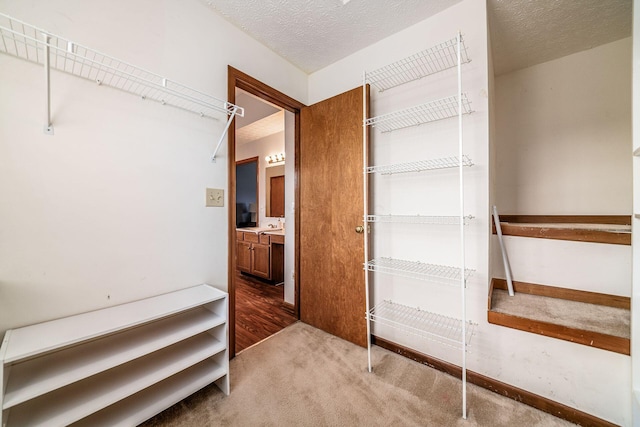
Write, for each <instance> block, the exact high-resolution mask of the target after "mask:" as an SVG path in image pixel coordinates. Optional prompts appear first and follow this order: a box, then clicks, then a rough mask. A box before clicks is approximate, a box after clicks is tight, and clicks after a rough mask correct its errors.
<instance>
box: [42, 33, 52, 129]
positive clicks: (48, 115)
mask: <svg viewBox="0 0 640 427" xmlns="http://www.w3.org/2000/svg"><path fill="white" fill-rule="evenodd" d="M43 39H44V80H45V91H46V98H47V99H46V109H45V111H46V120H45V125H44V133H45V134H46V135H53V126H52V125H51V78H50V72H51V67H50V66H49V40H50V39H51V37H50V36H49V35H48V34H43Z"/></svg>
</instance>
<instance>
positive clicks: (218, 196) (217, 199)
mask: <svg viewBox="0 0 640 427" xmlns="http://www.w3.org/2000/svg"><path fill="white" fill-rule="evenodd" d="M205 205H206V206H207V207H212V206H213V207H222V206H224V190H221V189H219V188H207V200H206V203H205Z"/></svg>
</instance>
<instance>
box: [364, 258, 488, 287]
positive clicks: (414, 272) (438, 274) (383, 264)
mask: <svg viewBox="0 0 640 427" xmlns="http://www.w3.org/2000/svg"><path fill="white" fill-rule="evenodd" d="M365 268H366V269H367V270H369V271H374V272H380V273H387V274H393V275H396V276H401V277H408V278H411V279H418V280H424V281H427V282H432V283H438V284H442V285H449V286H460V278H461V276H460V273H461V271H460V270H461V269H460V268H459V267H452V266H448V265H439V264H427V263H424V262H420V261H407V260H402V259H394V258H386V257H381V258H376V259H372V260H370V261H369V262H367V263H366V264H365ZM474 271H475V270H472V269H468V268H467V269H465V271H464V272H465V276H464V279H465V283H466V281H467V279H468V278H469V276H471V274H472V273H473V272H474Z"/></svg>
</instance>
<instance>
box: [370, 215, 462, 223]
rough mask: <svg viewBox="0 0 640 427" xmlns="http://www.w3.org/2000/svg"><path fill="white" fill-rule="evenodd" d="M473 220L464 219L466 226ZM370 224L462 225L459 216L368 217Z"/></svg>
mask: <svg viewBox="0 0 640 427" xmlns="http://www.w3.org/2000/svg"><path fill="white" fill-rule="evenodd" d="M472 219H473V216H472V215H467V216H465V217H463V221H464V225H467V224H468V223H469V221H471V220H472ZM366 222H369V223H375V222H378V223H390V224H395V223H400V224H431V225H460V217H459V216H453V215H451V216H427V215H367V217H366Z"/></svg>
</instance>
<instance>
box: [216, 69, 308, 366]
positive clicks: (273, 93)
mask: <svg viewBox="0 0 640 427" xmlns="http://www.w3.org/2000/svg"><path fill="white" fill-rule="evenodd" d="M236 88H238V89H242V90H244V91H246V92H248V93H250V94H252V95H254V96H257V97H258V98H260V99H263V100H265V101H267V102H270V103H272V104H275V105H277V106H279V107H281V108H284V109H285V110H287V111H290V112H292V113H293V114H294V115H295V131H294V138H295V142H294V157H295V161H294V183H295V184H294V206H295V212H294V224H295V235H294V240H295V248H294V252H295V256H294V271H295V275H294V292H295V299H294V304H293V309H294V315H295V317H297V318H298V319H300V278H299V274H298V272H299V271H300V258H299V254H300V235H299V229H300V227H299V224H300V209H298V200H299V195H300V187H299V184H298V182H299V179H298V177H299V169H300V159H299V156H298V153H299V151H300V150H299V149H300V110H301V109H302V108H303V107H305V105H304V104H303V103H301V102H298V101H296V100H295V99H293V98H291V97H290V96H287V95H285V94H284V93H282V92H280V91H278V90H276V89H274V88H272V87H270V86H268V85H266V84H264V83H262V82H261V81H259V80H257V79H255V78H253V77H251V76H249V75H248V74H245V73H243V72H242V71H240V70H238V69H236V68H234V67H232V66H231V65H229V66H227V100H228V101H229V102H230V103H232V104H235V102H236ZM227 140H228V145H227V150H228V151H227V152H228V153H229V218H228V222H229V237H228V238H229V256H228V274H229V277H228V284H227V286H228V288H227V289H228V292H229V358H230V359H232V358H234V357H235V355H236V295H235V294H236V292H235V291H236V279H235V276H236V274H235V272H236V168H235V165H236V128H235V123H234V125H233V126H229V131H228V139H227Z"/></svg>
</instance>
